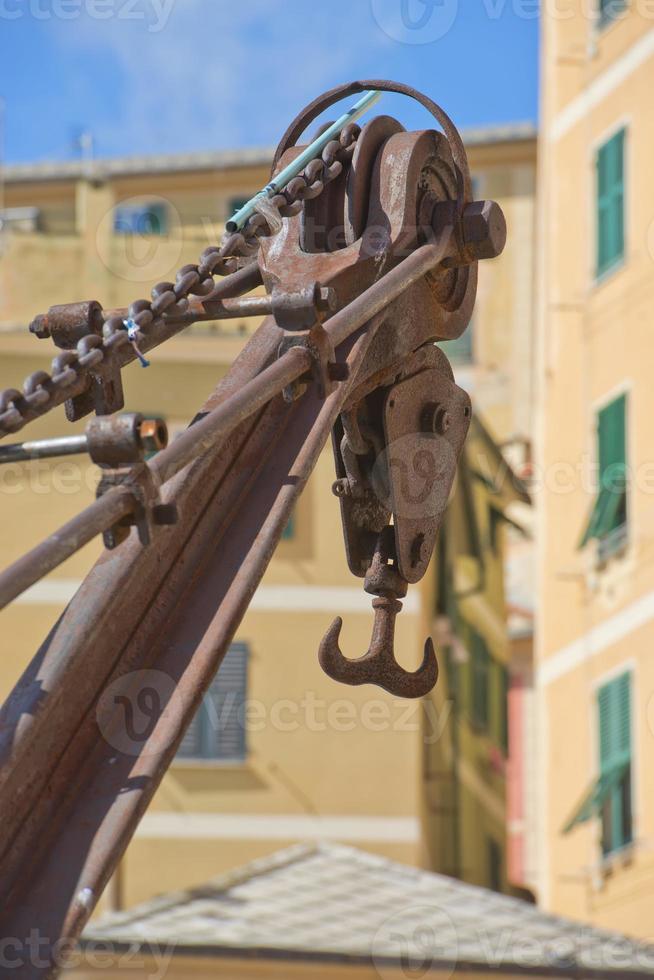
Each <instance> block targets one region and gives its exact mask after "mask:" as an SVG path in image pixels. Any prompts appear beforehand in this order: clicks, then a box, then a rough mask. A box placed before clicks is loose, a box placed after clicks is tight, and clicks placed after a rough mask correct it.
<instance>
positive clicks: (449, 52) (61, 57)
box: [0, 0, 538, 161]
mask: <svg viewBox="0 0 654 980" xmlns="http://www.w3.org/2000/svg"><path fill="white" fill-rule="evenodd" d="M537 7H538V3H537V0H349V2H347V0H328V2H325V3H323V4H322V5H320V6H318V5H315V4H313V3H309V2H307V0H304V2H300V0H283V2H282V3H276V4H273V3H271V2H269V0H0V66H1V67H0V96H2V98H3V99H4V102H5V112H4V116H5V126H4V129H5V133H4V155H5V159H6V160H7V161H28V160H43V159H66V158H70V157H71V156H74V155H75V150H74V148H73V146H74V136H75V133H76V132H79V131H80V130H81V129H84V128H88V129H89V130H91V132H92V133H93V137H94V141H95V148H96V155H98V156H115V155H121V154H133V153H169V152H177V151H180V152H181V151H188V150H202V149H220V148H232V147H238V146H268V145H271V144H273V143H275V142H276V140H277V139H278V137H279V136H280V135H281V133H282V132H283V130H284V129H285V127H286V125H287V123H288V122H289V121H290V119H291V118H292V117H293V115H295V113H296V112H297V111H298V110H299V109H300V108H301V107H302V106H303V105H304V104H305V103H306V102H308V101H309V100H310V99H312V98H313V97H314V96H315V95H317V94H319V93H320V92H322V91H323V90H324V89H327V88H330V87H332V86H333V85H336V84H338V83H340V82H344V81H348V80H351V79H354V78H366V77H373V78H374V77H377V78H392V79H394V80H397V81H402V82H406V83H409V84H411V85H414V86H416V87H417V88H419V89H422V90H423V91H424V92H426V93H428V94H429V95H431V96H432V98H435V99H436V101H438V102H440V103H441V105H442V106H443V107H444V108H445V109H446V111H447V112H448V113H449V114H450V115H451V116H452V117H453V119H454V120H455V122H456V123H457V124H458V125H459V126H462V127H466V126H474V125H480V124H489V123H500V122H509V121H523V120H532V121H533V120H535V119H536V114H537V75H538V68H537V66H538V20H537V17H536V14H537ZM376 111H385V112H390V114H392V115H393V114H394V115H397V116H398V117H399V118H400V119H401V120H402V122H403V123H404V124H405V125H406V126H407V127H408V128H416V127H421V126H424V125H426V124H427V117H426V115H425V114H424V111H423V110H421V109H420V108H418V107H417V108H415V109H414V108H413V107H412V106H410V105H409V104H406V103H403V104H402V105H401V106H400V105H398V101H397V99H396V97H393V96H385V98H384V102H383V103H382V104H381V105H380V107H379V108H378V109H377V110H376ZM331 115H332V117H333V111H332V114H331Z"/></svg>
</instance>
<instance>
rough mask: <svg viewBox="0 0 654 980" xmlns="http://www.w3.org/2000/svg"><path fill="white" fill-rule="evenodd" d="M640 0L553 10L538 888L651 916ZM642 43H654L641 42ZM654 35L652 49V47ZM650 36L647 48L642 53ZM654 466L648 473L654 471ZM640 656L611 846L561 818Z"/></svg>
mask: <svg viewBox="0 0 654 980" xmlns="http://www.w3.org/2000/svg"><path fill="white" fill-rule="evenodd" d="M636 8H637V5H634V6H633V7H632V9H630V10H629V11H627V12H626V14H625V16H623V17H621V18H620V19H619V20H618V21H617V22H615V23H613V24H611V25H609V26H608V27H607V28H606V29H605V30H604V31H597V29H596V28H595V26H594V24H593V21H592V19H590V18H589V17H588V16H583V14H582V12H581V8H580V6H579V5H575V14H574V16H573V17H571V18H570V19H567V20H563V19H556V18H553V17H551V16H547V17H545V18H544V21H543V28H544V30H543V53H542V88H543V93H544V97H543V141H542V142H543V146H542V149H541V154H540V164H541V168H542V169H541V190H540V194H541V199H540V205H539V218H540V221H541V238H542V254H541V259H540V267H539V274H538V281H539V339H538V345H539V368H540V376H539V389H540V391H539V439H538V446H539V455H538V464H539V465H538V472H537V480H538V483H539V490H538V492H537V494H536V499H537V502H538V509H539V518H538V542H539V584H538V594H539V612H540V617H539V621H538V622H539V625H538V634H537V654H536V659H537V676H538V686H539V732H540V737H539V744H540V746H541V750H540V759H539V765H540V780H539V781H540V785H541V806H540V813H541V818H540V821H539V844H540V849H539V856H540V866H541V881H540V887H539V896H540V899H541V901H542V903H543V904H544V905H545V906H546V907H547V908H548V909H551V910H553V911H556V912H557V913H561V914H563V915H569V916H571V917H577V918H580V919H584V920H587V921H591V922H593V923H596V924H598V925H602V926H606V927H611V928H616V929H619V930H623V931H624V932H626V933H630V934H634V935H638V936H651V933H652V902H653V898H652V890H653V887H654V884H653V883H654V853H653V852H652V848H651V844H650V841H651V839H652V835H653V834H654V782H653V781H652V779H651V778H650V773H649V768H648V762H647V760H648V759H649V758H651V752H652V748H653V745H654V742H653V731H654V729H653V728H652V711H651V704H650V701H651V692H652V690H654V664H653V662H652V656H651V650H652V642H653V640H654V625H653V623H652V616H653V615H654V598H653V597H654V592H653V589H654V565H653V564H652V547H653V545H652V532H653V530H654V511H653V510H652V505H651V489H648V486H650V487H651V483H650V484H649V485H648V483H647V480H648V479H649V480H650V481H651V478H652V472H651V459H652V426H651V418H652V395H651V392H652V383H651V370H650V362H651V356H650V352H651V349H652V340H651V320H652V311H653V310H654V281H653V279H652V255H653V254H654V253H653V252H652V234H651V232H652V226H651V222H652V215H653V214H654V190H653V189H652V183H651V179H650V171H651V166H650V163H651V159H652V150H653V149H654V131H653V130H652V125H651V93H652V82H653V81H654V57H653V56H652V54H651V53H650V54H649V55H647V54H645V55H644V56H643V54H642V51H643V50H644V51H645V52H646V51H647V50H649V51H650V52H651V51H652V50H653V49H654V44H653V43H652V42H653V38H654V35H653V33H652V32H653V31H654V27H653V26H652V22H651V20H650V19H648V18H646V17H643V16H642V15H641V13H640V12H639V10H638V9H636ZM643 45H645V48H643ZM647 45H649V48H647ZM639 51H640V52H641V54H639ZM622 126H626V127H627V142H626V157H625V187H626V203H625V258H624V262H623V264H622V265H621V266H619V267H618V268H616V269H614V270H612V271H611V272H610V273H608V274H607V275H606V276H605V277H604V278H603V279H601V280H600V281H595V242H596V227H595V226H596V218H595V207H596V205H595V171H594V167H595V154H596V151H597V148H598V147H599V146H600V145H601V144H602V143H603V142H605V140H606V139H608V138H609V137H610V135H612V133H613V132H615V131H617V130H618V129H620V128H621V127H622ZM622 391H626V392H628V409H627V411H628V417H627V458H628V462H629V464H630V466H631V467H632V470H631V472H632V477H631V479H630V483H629V490H628V513H629V532H628V534H629V536H628V543H627V548H626V550H625V552H624V553H623V554H620V555H617V556H614V557H613V558H611V559H610V560H609V561H608V562H607V563H606V564H605V565H600V564H599V562H598V561H597V559H596V550H595V544H594V542H591V543H590V544H589V545H588V546H587V547H586V548H584V549H582V550H579V549H578V544H579V541H580V538H581V535H582V533H583V531H584V529H585V524H586V522H587V520H588V516H589V513H590V510H591V507H592V504H593V502H594V499H595V497H594V478H593V467H594V466H596V463H597V458H596V456H597V450H596V438H597V437H596V431H595V424H596V413H597V410H598V408H599V407H601V405H602V404H604V403H606V402H607V401H609V400H611V398H612V397H615V396H616V395H618V394H620V393H621V392H622ZM648 471H649V477H648V476H647V474H648ZM626 669H631V670H633V684H632V744H633V747H634V793H633V801H632V805H633V810H634V843H633V845H631V846H630V847H628V848H627V849H626V850H625V851H624V852H622V853H621V854H619V855H616V856H613V857H609V858H608V859H606V860H603V859H602V853H601V847H600V827H599V821H598V820H592V821H590V822H589V823H586V824H584V825H582V826H580V827H577V828H576V829H574V830H573V831H572V832H571V833H570V834H568V835H564V834H563V833H562V829H563V826H564V825H565V824H566V822H567V821H568V819H569V818H570V817H571V815H572V812H573V810H574V808H575V807H576V805H577V804H578V803H579V800H580V799H581V797H582V795H583V793H584V791H585V790H587V788H588V786H589V784H590V782H591V780H592V779H593V778H594V777H596V776H597V774H598V753H599V750H598V745H597V740H598V735H597V718H596V704H595V699H596V692H597V688H598V686H599V685H600V684H601V683H603V682H604V681H606V680H608V679H610V678H611V677H612V676H615V675H616V674H617V673H619V672H621V671H622V670H626Z"/></svg>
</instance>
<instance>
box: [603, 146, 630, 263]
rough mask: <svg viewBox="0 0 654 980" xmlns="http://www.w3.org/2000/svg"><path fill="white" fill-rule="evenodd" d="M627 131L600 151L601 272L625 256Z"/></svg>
mask: <svg viewBox="0 0 654 980" xmlns="http://www.w3.org/2000/svg"><path fill="white" fill-rule="evenodd" d="M624 135H625V131H624V129H622V130H620V132H619V133H616V134H615V136H612V137H611V139H610V140H609V141H608V142H607V143H605V144H604V145H603V146H602V147H600V149H599V151H598V153H597V160H596V183H597V275H598V276H601V275H602V274H603V273H604V272H606V271H607V270H608V269H610V268H611V266H613V265H615V264H616V262H619V261H620V259H622V258H623V256H624Z"/></svg>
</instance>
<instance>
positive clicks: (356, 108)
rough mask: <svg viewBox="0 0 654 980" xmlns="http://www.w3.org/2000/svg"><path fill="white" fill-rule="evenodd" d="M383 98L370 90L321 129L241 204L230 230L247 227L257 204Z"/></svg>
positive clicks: (227, 225) (229, 225)
mask: <svg viewBox="0 0 654 980" xmlns="http://www.w3.org/2000/svg"><path fill="white" fill-rule="evenodd" d="M380 98H381V92H366V94H365V95H362V96H361V98H360V99H359V100H358V102H355V104H354V105H353V106H352V108H351V109H348V111H347V112H345V113H343V115H342V116H339V118H338V119H337V120H336V122H334V123H332V124H331V126H328V127H327V129H326V130H325V132H324V133H321V134H320V136H318V137H317V138H316V139H315V140H314V141H313V142H312V143H310V144H309V145H308V146H307V147H305V149H304V150H303V151H302V152H301V153H300V154H299V155H298V156H297V157H296V158H295V160H293V162H292V163H289V165H288V166H287V167H284V169H283V170H281V171H280V172H279V173H278V174H277V176H276V177H274V178H273V179H272V180H271V181H270V183H269V184H266V186H265V187H264V188H263V190H260V191H259V193H258V194H255V195H254V197H251V198H250V200H249V201H248V202H247V203H246V204H244V205H243V207H242V208H240V209H239V210H238V211H237V212H236V214H235V215H234V216H233V217H232V218H230V220H229V221H228V222H227V224H226V225H225V228H226V229H227V231H228V232H234V231H238V230H239V229H240V228H242V227H243V225H244V224H245V222H246V221H247V220H248V218H250V217H251V216H252V215H253V214H254V212H255V211H256V210H257V206H258V204H259V202H260V201H261V199H262V198H264V199H265V198H270V197H273V196H274V195H275V194H277V193H278V192H279V191H281V190H283V188H284V187H286V185H287V184H288V182H289V181H290V180H292V179H293V177H297V175H298V174H299V173H302V171H303V170H304V168H305V167H306V165H307V164H308V163H310V162H311V161H312V160H315V159H316V157H318V156H320V154H321V153H322V151H323V150H324V149H325V147H326V146H327V144H328V143H329V142H330V141H331V140H333V139H334V137H335V136H338V134H339V133H340V132H341V130H342V129H343V127H344V126H347V124H348V123H351V122H355V120H357V119H359V118H360V117H361V116H362V115H363V114H364V112H367V111H368V109H370V108H371V106H373V105H374V104H375V102H378V101H379V99H380Z"/></svg>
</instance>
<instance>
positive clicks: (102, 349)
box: [0, 123, 361, 436]
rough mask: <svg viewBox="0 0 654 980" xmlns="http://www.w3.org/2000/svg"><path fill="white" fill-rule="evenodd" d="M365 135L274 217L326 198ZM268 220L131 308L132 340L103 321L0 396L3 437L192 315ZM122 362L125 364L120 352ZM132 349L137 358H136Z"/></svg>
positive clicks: (307, 175)
mask: <svg viewBox="0 0 654 980" xmlns="http://www.w3.org/2000/svg"><path fill="white" fill-rule="evenodd" d="M360 132H361V129H360V127H359V126H357V125H356V123H351V124H349V125H348V126H345V127H344V128H343V130H342V131H341V133H340V136H339V139H338V140H332V141H331V142H330V143H328V144H327V146H326V147H325V148H324V150H323V152H322V156H321V157H320V158H318V159H316V160H312V161H311V162H310V163H309V164H308V165H307V167H306V168H305V169H304V171H303V172H302V173H301V174H299V175H298V176H297V177H294V178H293V180H291V181H290V182H289V184H288V185H287V186H286V187H285V188H284V190H283V191H281V192H280V193H279V194H276V195H275V196H274V197H272V198H270V200H269V205H271V206H272V209H273V214H274V213H275V212H276V213H277V215H278V216H279V219H280V221H281V218H282V217H290V216H292V215H295V214H297V213H298V212H299V211H300V210H301V208H302V202H303V201H305V200H312V199H313V198H315V197H318V196H319V195H320V194H322V192H323V190H324V189H325V187H326V185H327V184H329V183H330V182H331V181H332V180H335V179H336V178H337V177H338V176H339V175H340V174H341V173H342V171H343V167H344V166H345V164H346V163H347V162H348V161H349V160H351V158H352V155H353V153H354V149H355V146H356V141H357V139H358V136H359V133H360ZM272 223H274V222H270V221H269V219H268V218H267V217H266V216H264V215H263V214H261V213H259V212H256V213H255V214H253V215H252V217H251V218H250V219H249V220H248V222H247V224H246V225H245V227H244V228H243V229H242V231H240V232H236V233H234V234H231V235H226V236H225V237H224V239H223V242H222V244H221V245H219V246H210V247H209V248H207V249H205V250H204V252H203V253H202V255H201V256H200V260H199V262H198V264H197V265H192V264H191V265H184V266H182V268H181V269H179V271H178V272H177V274H176V276H175V282H174V283H172V282H159V283H157V284H156V285H155V286H154V287H153V288H152V292H151V297H152V298H151V299H149V300H148V299H137V300H135V301H134V302H133V303H131V304H130V306H129V308H128V318H129V320H130V321H131V326H132V330H131V334H130V336H129V337H128V334H127V330H126V325H125V321H124V320H122V319H121V318H120V317H110V318H109V319H108V320H106V321H105V323H104V326H103V330H102V334H103V335H102V337H100V336H98V335H97V334H87V335H86V336H85V337H83V338H82V339H81V340H80V341H79V342H78V344H77V347H76V349H75V350H64V351H61V352H60V353H59V354H57V356H56V357H55V358H54V359H53V361H52V374H51V375H50V374H48V373H47V372H46V371H35V372H34V373H33V374H31V375H30V376H29V377H28V378H27V379H26V381H25V383H24V386H23V391H18V390H17V389H15V388H7V389H5V390H4V391H2V392H0V436H2V435H6V434H8V433H10V432H16V431H18V430H19V429H21V428H22V427H23V426H24V425H25V424H26V423H27V422H29V421H30V420H32V419H34V418H38V417H39V416H41V415H45V414H46V412H48V411H49V410H50V409H51V408H54V407H56V405H59V404H61V401H63V400H65V398H66V397H67V394H66V390H67V389H70V388H71V387H72V385H73V384H74V383H75V382H78V381H80V380H84V379H85V378H87V377H90V375H91V374H92V373H93V372H96V373H97V372H98V370H99V368H100V365H102V368H103V370H104V369H106V368H107V366H108V361H109V360H111V359H112V358H113V356H114V355H115V354H116V353H117V352H118V351H119V350H120V349H121V348H123V347H124V346H125V345H129V344H130V340H131V341H133V343H134V345H135V346H138V343H139V341H140V340H141V339H144V340H145V341H146V342H147V339H148V334H149V333H150V332H151V331H153V330H156V329H157V328H159V327H161V326H162V325H163V324H164V323H165V320H166V318H167V317H173V318H174V317H175V316H179V315H180V314H184V313H185V312H186V311H187V309H188V305H189V302H188V297H189V296H198V297H206V296H208V295H209V294H210V293H211V292H212V290H213V289H214V286H215V283H214V276H217V275H222V276H224V275H229V274H230V273H232V272H235V271H236V270H237V268H238V259H239V258H247V257H249V256H252V255H254V254H255V252H256V251H257V249H258V247H259V239H260V238H261V237H262V236H267V235H270V234H272V233H274V230H275V229H274V228H271V224H272ZM121 353H122V357H121V360H123V362H125V361H126V360H132V359H133V358H128V359H125V357H124V353H125V352H121ZM136 356H137V355H136V350H135V349H134V358H135V357H136Z"/></svg>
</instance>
